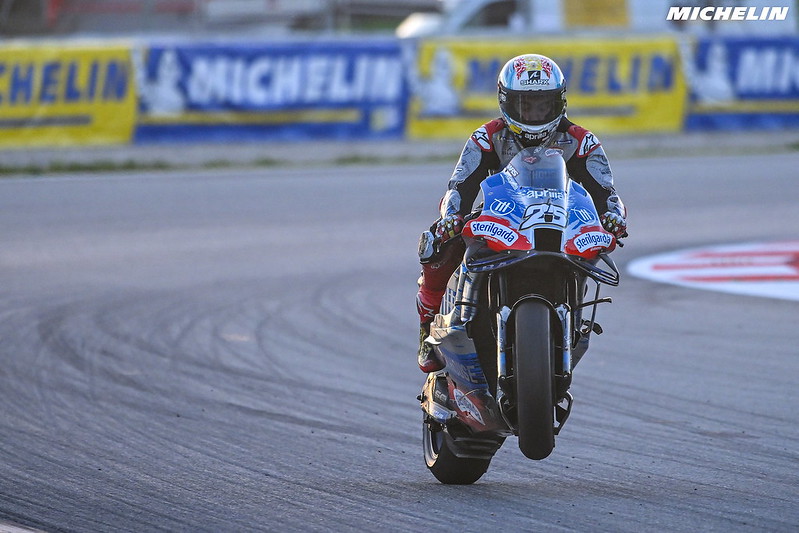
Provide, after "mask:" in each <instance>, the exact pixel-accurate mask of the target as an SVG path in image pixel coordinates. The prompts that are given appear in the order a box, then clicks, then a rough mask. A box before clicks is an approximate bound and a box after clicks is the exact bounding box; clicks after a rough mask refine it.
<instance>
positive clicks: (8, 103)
mask: <svg viewBox="0 0 799 533" xmlns="http://www.w3.org/2000/svg"><path fill="white" fill-rule="evenodd" d="M135 117H136V90H135V79H134V72H133V69H132V66H131V61H130V47H129V46H125V45H121V44H111V43H101V44H97V45H83V44H81V45H64V44H57V45H56V44H33V43H27V44H23V43H16V44H12V45H7V46H2V47H0V146H44V145H77V144H82V145H86V144H116V143H126V142H130V140H131V138H132V135H133V127H134V124H135Z"/></svg>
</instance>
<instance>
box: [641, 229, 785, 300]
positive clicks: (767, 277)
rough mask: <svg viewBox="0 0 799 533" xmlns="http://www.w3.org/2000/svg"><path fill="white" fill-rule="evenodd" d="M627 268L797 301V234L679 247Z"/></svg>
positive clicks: (693, 285) (694, 285)
mask: <svg viewBox="0 0 799 533" xmlns="http://www.w3.org/2000/svg"><path fill="white" fill-rule="evenodd" d="M628 270H629V272H630V273H631V274H633V275H634V276H638V277H641V278H645V279H649V280H652V281H657V282H661V283H671V284H674V285H681V286H684V287H691V288H695V289H704V290H712V291H720V292H729V293H734V294H745V295H749V296H764V297H767V298H779V299H783V300H797V301H799V240H793V241H777V242H755V243H744V244H735V245H725V246H710V247H703V248H692V249H688V250H678V251H675V252H668V253H663V254H658V255H652V256H648V257H642V258H639V259H636V260H634V261H633V262H632V263H631V264H630V265H629V267H628Z"/></svg>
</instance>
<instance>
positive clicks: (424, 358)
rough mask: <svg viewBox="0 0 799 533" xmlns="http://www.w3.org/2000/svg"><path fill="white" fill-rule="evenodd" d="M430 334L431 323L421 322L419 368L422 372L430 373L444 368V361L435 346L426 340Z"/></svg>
mask: <svg viewBox="0 0 799 533" xmlns="http://www.w3.org/2000/svg"><path fill="white" fill-rule="evenodd" d="M429 335H430V323H429V322H427V323H426V324H421V325H420V326H419V354H418V362H419V370H421V371H422V372H426V373H430V372H436V371H438V370H441V369H442V368H444V363H442V362H441V360H440V359H439V358H438V355H436V352H435V350H433V346H432V345H431V344H430V343H428V342H425V339H426V338H427V337H428V336H429Z"/></svg>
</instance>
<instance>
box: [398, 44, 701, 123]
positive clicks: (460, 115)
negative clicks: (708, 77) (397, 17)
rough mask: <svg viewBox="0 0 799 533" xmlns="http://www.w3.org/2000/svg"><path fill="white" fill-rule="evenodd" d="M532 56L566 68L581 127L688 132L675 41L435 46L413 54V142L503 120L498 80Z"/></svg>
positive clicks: (573, 115)
mask: <svg viewBox="0 0 799 533" xmlns="http://www.w3.org/2000/svg"><path fill="white" fill-rule="evenodd" d="M530 51H535V52H536V53H541V54H544V55H546V56H549V57H551V58H552V59H554V60H555V61H556V62H557V63H558V65H559V66H560V67H561V69H562V70H563V73H564V75H565V76H566V80H567V93H566V94H567V97H568V102H569V104H568V114H569V117H570V118H572V120H574V121H576V122H578V123H579V124H581V125H582V126H584V127H586V128H589V129H591V130H593V131H596V132H598V133H599V134H601V133H634V132H676V131H679V130H681V129H682V126H683V118H684V111H685V94H686V89H685V81H684V78H683V75H682V70H681V68H680V56H679V51H678V48H677V44H676V42H675V41H674V40H673V39H639V38H633V39H629V40H610V39H597V40H569V41H556V40H547V41H523V42H507V41H503V42H490V41H487V42H482V43H480V44H479V45H475V43H474V42H473V41H458V40H433V41H422V42H420V43H418V48H417V49H416V50H415V51H411V52H410V53H411V54H415V55H416V61H409V63H411V64H415V65H416V68H415V69H414V70H413V71H412V72H411V74H410V85H411V92H412V96H411V99H410V102H409V109H408V132H409V134H410V136H411V137H416V138H432V137H439V138H455V137H463V138H464V139H465V138H466V137H467V136H468V135H469V134H470V133H471V132H472V131H474V129H476V128H477V127H479V126H480V125H481V124H483V123H484V122H485V121H487V120H490V119H492V118H495V117H497V116H498V113H499V112H498V109H497V75H498V73H499V71H500V69H501V68H502V66H503V65H504V64H505V62H506V61H507V60H508V59H510V58H511V57H514V56H516V55H519V54H522V53H528V52H530Z"/></svg>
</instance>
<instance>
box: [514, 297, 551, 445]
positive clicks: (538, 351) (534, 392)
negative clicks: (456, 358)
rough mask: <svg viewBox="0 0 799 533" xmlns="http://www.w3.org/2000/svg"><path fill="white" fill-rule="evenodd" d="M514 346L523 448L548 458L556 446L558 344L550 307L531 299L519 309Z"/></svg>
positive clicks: (520, 439)
mask: <svg viewBox="0 0 799 533" xmlns="http://www.w3.org/2000/svg"><path fill="white" fill-rule="evenodd" d="M515 317H516V318H515V322H514V328H515V342H514V346H513V352H514V357H513V363H514V374H515V377H516V380H515V381H516V401H517V407H516V408H517V413H518V431H519V449H520V450H521V451H522V453H523V454H524V455H525V456H526V457H529V458H530V459H536V460H537V459H544V458H546V457H547V456H549V454H550V453H552V449H553V448H554V447H555V418H554V417H555V402H554V397H553V379H554V366H553V365H554V351H555V349H554V345H553V341H552V334H551V325H550V318H551V315H550V310H549V307H548V306H547V305H546V304H544V303H543V302H540V301H536V300H528V301H525V302H522V303H521V304H519V306H518V308H517V309H516V311H515Z"/></svg>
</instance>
